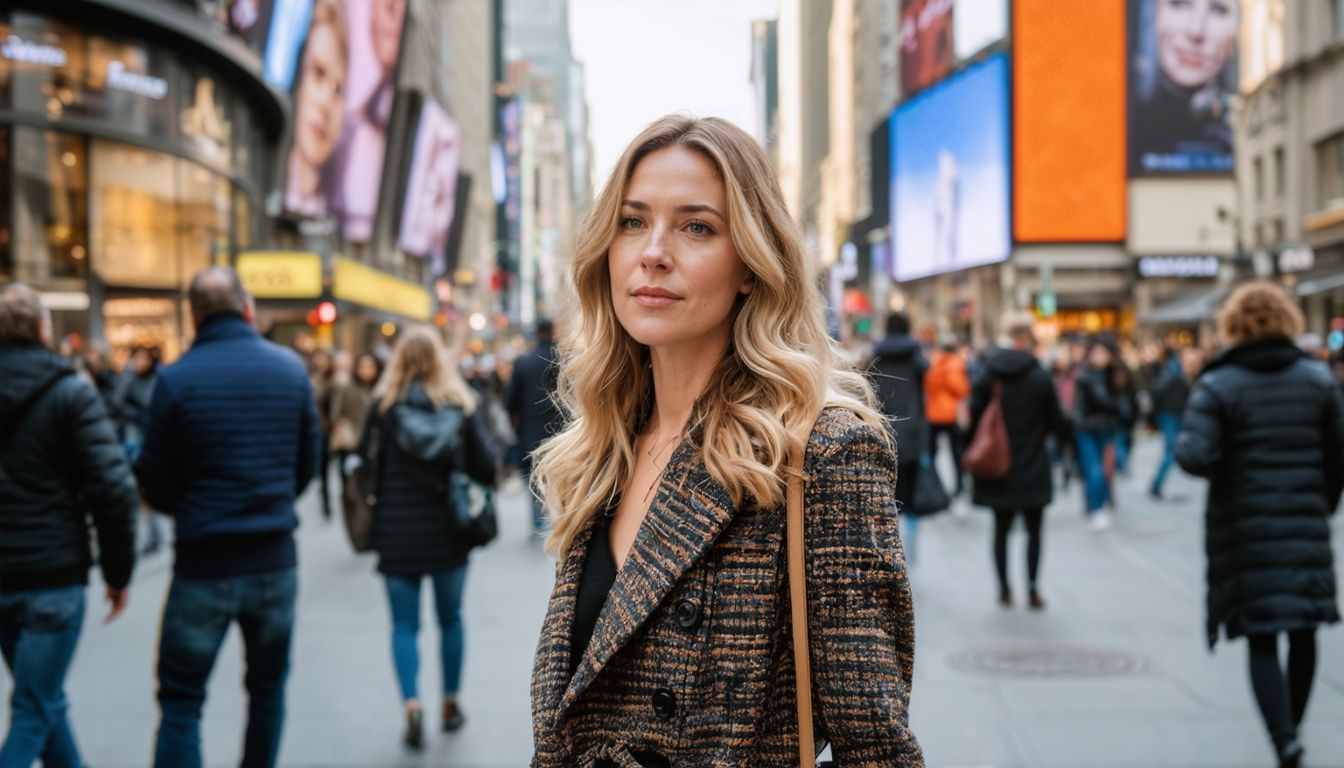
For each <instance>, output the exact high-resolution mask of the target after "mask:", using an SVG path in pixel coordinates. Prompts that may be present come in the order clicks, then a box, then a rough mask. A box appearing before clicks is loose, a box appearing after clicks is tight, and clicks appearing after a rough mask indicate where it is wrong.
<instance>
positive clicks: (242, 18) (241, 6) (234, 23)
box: [224, 0, 273, 55]
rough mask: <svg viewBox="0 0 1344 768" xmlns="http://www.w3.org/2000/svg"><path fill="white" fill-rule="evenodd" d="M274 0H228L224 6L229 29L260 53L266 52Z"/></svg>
mask: <svg viewBox="0 0 1344 768" xmlns="http://www.w3.org/2000/svg"><path fill="white" fill-rule="evenodd" d="M272 3H273V0H228V3H226V4H225V6H224V15H225V22H226V23H227V24H228V26H229V31H230V32H232V33H233V34H235V35H237V36H238V37H240V38H242V40H243V42H244V43H246V44H247V47H248V48H251V49H252V51H253V52H254V53H256V54H258V55H263V54H265V52H266V37H267V36H268V35H269V34H270V31H271V5H272Z"/></svg>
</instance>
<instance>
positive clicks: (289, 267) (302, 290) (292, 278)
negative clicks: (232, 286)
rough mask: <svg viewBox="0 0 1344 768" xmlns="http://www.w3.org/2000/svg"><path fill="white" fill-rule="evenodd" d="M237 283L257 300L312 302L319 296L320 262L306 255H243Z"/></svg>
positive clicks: (257, 252)
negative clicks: (241, 283)
mask: <svg viewBox="0 0 1344 768" xmlns="http://www.w3.org/2000/svg"><path fill="white" fill-rule="evenodd" d="M238 279H239V280H241V281H242V282H243V287H244V288H246V289H247V291H248V293H250V294H252V295H253V296H255V297H256V298H258V299H316V298H318V297H319V296H321V295H322V258H321V257H320V256H318V255H317V254H316V253H310V252H307V251H245V252H243V253H240V254H238Z"/></svg>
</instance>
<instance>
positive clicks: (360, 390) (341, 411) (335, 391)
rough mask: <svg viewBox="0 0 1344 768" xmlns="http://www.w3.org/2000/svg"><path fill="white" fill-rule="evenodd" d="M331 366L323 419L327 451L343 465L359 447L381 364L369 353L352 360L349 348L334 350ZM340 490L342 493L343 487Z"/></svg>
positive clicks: (338, 464) (381, 368)
mask: <svg viewBox="0 0 1344 768" xmlns="http://www.w3.org/2000/svg"><path fill="white" fill-rule="evenodd" d="M332 366H333V368H334V373H333V374H332V378H331V392H330V394H329V395H328V397H327V406H328V410H327V415H326V419H325V420H326V422H327V423H328V424H330V425H331V435H330V437H329V439H328V442H327V444H328V451H329V453H331V454H332V455H334V456H335V457H336V466H337V467H344V466H345V464H346V460H347V459H348V458H349V457H350V455H351V454H353V453H355V452H356V450H357V449H358V448H359V438H360V430H361V429H362V428H363V426H364V416H365V414H366V413H367V412H368V410H369V403H370V402H371V401H372V400H373V388H374V387H375V386H377V384H378V378H379V377H380V376H382V370H383V366H382V364H381V363H379V362H378V358H376V357H374V356H373V355H371V354H368V353H365V354H362V355H360V356H359V359H358V360H355V359H353V358H351V356H350V353H348V352H337V353H336V355H335V357H334V358H333V360H332ZM341 476H342V477H344V475H341ZM342 484H344V480H342ZM341 492H342V495H344V489H343V488H342V491H341Z"/></svg>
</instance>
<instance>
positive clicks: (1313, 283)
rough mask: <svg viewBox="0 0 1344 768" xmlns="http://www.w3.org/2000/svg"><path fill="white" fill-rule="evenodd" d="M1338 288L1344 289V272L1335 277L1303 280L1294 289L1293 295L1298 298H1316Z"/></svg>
mask: <svg viewBox="0 0 1344 768" xmlns="http://www.w3.org/2000/svg"><path fill="white" fill-rule="evenodd" d="M1337 288H1344V270H1341V271H1339V272H1336V273H1334V274H1333V275H1324V276H1322V277H1315V278H1312V279H1310V280H1303V281H1302V282H1300V283H1298V284H1297V286H1296V287H1294V288H1293V293H1296V294H1297V295H1298V296H1315V295H1316V294H1318V293H1326V292H1328V291H1333V290H1335V289H1337Z"/></svg>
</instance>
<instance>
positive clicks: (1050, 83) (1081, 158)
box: [1013, 0, 1127, 243]
mask: <svg viewBox="0 0 1344 768" xmlns="http://www.w3.org/2000/svg"><path fill="white" fill-rule="evenodd" d="M1013 30H1014V37H1013V104H1014V109H1013V233H1014V236H1015V238H1016V240H1017V241H1018V242H1036V243H1039V242H1116V241H1121V240H1124V239H1125V228H1126V215H1127V202H1126V195H1125V192H1126V165H1125V163H1126V160H1125V146H1126V144H1125V63H1124V62H1125V7H1124V6H1123V5H1121V4H1120V3H1078V4H1075V5H1072V6H1070V7H1069V10H1068V12H1067V13H1061V12H1060V6H1059V0H1017V2H1015V3H1014V4H1013ZM1061 147H1067V148H1068V151H1060V148H1061Z"/></svg>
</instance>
